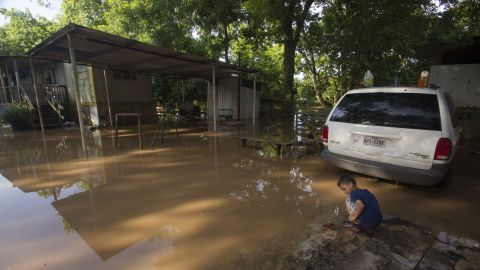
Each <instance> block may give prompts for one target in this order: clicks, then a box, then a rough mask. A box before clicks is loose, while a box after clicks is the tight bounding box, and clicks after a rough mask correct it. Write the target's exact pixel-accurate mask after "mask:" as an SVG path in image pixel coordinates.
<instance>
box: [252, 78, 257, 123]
mask: <svg viewBox="0 0 480 270" xmlns="http://www.w3.org/2000/svg"><path fill="white" fill-rule="evenodd" d="M256 111H257V74H256V73H254V74H253V111H252V124H253V129H255V117H256Z"/></svg>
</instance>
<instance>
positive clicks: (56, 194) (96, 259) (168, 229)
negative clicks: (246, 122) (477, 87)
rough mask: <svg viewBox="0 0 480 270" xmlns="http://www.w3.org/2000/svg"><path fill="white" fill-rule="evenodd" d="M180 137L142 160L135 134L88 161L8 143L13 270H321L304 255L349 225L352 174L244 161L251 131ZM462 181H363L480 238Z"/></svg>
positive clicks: (64, 140)
mask: <svg viewBox="0 0 480 270" xmlns="http://www.w3.org/2000/svg"><path fill="white" fill-rule="evenodd" d="M4 133H5V132H4ZM180 133H181V134H180V136H179V137H178V138H177V137H176V136H169V137H167V138H166V140H165V142H164V143H163V144H160V143H159V142H156V143H155V144H154V146H152V147H146V148H145V149H144V150H139V149H138V138H137V137H136V135H135V133H134V132H133V131H131V132H130V131H128V130H123V131H121V132H120V148H118V149H116V148H114V147H113V141H112V138H111V133H110V132H109V131H108V130H106V131H104V132H102V134H100V132H99V131H97V132H94V133H90V134H89V135H88V151H87V152H86V153H85V152H83V151H82V147H81V143H80V141H79V138H78V130H70V131H65V130H62V129H59V130H50V131H48V132H47V134H46V137H45V140H43V139H42V135H41V133H39V132H21V133H15V134H13V133H9V132H6V133H5V134H3V137H2V141H1V145H0V150H1V152H0V173H1V177H0V220H1V223H0V243H2V244H1V245H0V269H246V268H247V266H248V269H252V268H260V269H274V268H279V267H283V266H288V267H287V268H292V267H293V266H292V264H284V263H283V262H282V261H284V260H285V259H286V258H290V259H289V260H290V263H291V262H294V264H295V265H297V266H298V267H299V269H301V268H302V267H304V266H306V265H308V263H305V261H303V262H300V261H298V260H297V259H298V258H295V259H292V257H291V256H296V255H292V254H296V253H292V251H296V250H298V248H299V246H301V245H302V243H304V242H305V241H306V239H307V240H308V239H309V236H311V235H315V234H314V233H312V224H313V225H315V224H316V225H315V226H320V227H319V228H323V227H322V226H327V227H328V226H337V225H338V222H340V221H341V220H342V218H343V217H344V214H345V212H344V209H343V208H344V205H343V200H344V197H343V196H344V195H343V194H342V193H341V192H340V191H339V190H338V188H337V187H336V180H337V178H338V176H339V175H341V174H342V173H344V172H343V171H341V170H338V169H335V168H333V167H330V166H328V165H327V164H325V163H324V162H323V161H322V160H321V159H320V157H319V156H318V153H317V154H315V153H314V154H305V155H300V154H298V151H295V152H293V153H290V154H288V153H287V155H286V156H285V157H283V158H278V157H276V156H275V150H274V149H272V148H269V147H265V148H262V149H252V148H243V147H242V146H241V143H240V142H238V141H237V140H236V139H235V138H234V135H236V134H237V131H234V132H221V133H219V134H215V135H213V134H210V133H208V132H207V131H205V130H204V129H201V128H200V129H194V130H181V131H180ZM149 136H150V137H149ZM151 138H152V134H151V133H147V134H146V135H145V141H146V142H149V140H151ZM461 155H464V156H462V158H463V159H465V160H468V162H476V164H479V163H478V161H479V159H478V157H477V156H474V155H469V154H467V153H463V154H461ZM457 171H459V172H457V173H456V176H455V181H454V182H453V183H452V185H451V186H450V187H448V188H418V187H411V186H401V187H399V188H397V187H395V185H393V184H392V183H388V182H375V181H369V180H368V179H366V178H362V177H359V178H358V179H359V185H360V186H361V187H364V188H368V189H369V190H371V191H372V192H373V193H374V194H376V195H377V197H378V199H379V201H380V203H381V207H382V210H383V211H384V212H385V213H388V214H391V215H393V216H396V217H401V219H402V220H408V221H410V222H412V224H421V225H422V226H424V227H425V228H427V229H425V230H428V231H429V232H430V234H431V235H437V234H438V233H439V232H440V231H446V232H448V233H454V234H457V235H462V236H467V237H470V238H480V235H479V232H478V224H479V222H480V214H479V211H478V209H477V206H478V205H479V202H480V197H479V196H477V194H478V193H479V192H480V185H479V183H478V180H480V179H479V175H480V174H479V173H478V169H472V168H471V166H466V167H465V163H460V165H458V169H457ZM328 224H333V225H328ZM329 228H330V227H329ZM313 231H315V230H313ZM317 231H318V230H317ZM326 231H328V230H326ZM327 234H328V232H327ZM340 234H341V233H340ZM340 234H339V235H340ZM322 237H325V235H324V234H322V235H321V236H318V235H317V237H316V239H321V238H322ZM342 243H343V242H342ZM318 247H319V246H315V245H310V248H311V250H310V251H309V252H312V250H315V249H316V248H318ZM310 262H312V261H310ZM322 264H323V266H324V267H326V266H327V264H328V262H326V261H319V262H318V264H314V265H316V266H317V268H318V269H323V268H321V267H320V266H322ZM282 265H283V266H282ZM332 265H334V264H333V263H332V264H331V265H330V266H332ZM335 265H338V263H335ZM311 266H312V265H311V264H310V267H311Z"/></svg>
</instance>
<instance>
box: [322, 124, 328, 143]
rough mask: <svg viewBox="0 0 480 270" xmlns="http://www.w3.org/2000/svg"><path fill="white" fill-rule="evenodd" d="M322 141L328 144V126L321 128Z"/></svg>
mask: <svg viewBox="0 0 480 270" xmlns="http://www.w3.org/2000/svg"><path fill="white" fill-rule="evenodd" d="M322 141H323V142H328V126H323V130H322Z"/></svg>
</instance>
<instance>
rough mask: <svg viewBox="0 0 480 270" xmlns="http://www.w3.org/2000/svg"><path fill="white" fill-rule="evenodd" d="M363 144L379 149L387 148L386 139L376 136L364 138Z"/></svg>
mask: <svg viewBox="0 0 480 270" xmlns="http://www.w3.org/2000/svg"><path fill="white" fill-rule="evenodd" d="M363 144H366V145H373V146H378V147H385V138H382V137H374V136H365V137H363Z"/></svg>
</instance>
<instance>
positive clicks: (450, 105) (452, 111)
mask: <svg viewBox="0 0 480 270" xmlns="http://www.w3.org/2000/svg"><path fill="white" fill-rule="evenodd" d="M445 100H446V101H447V107H448V111H449V113H450V119H452V125H453V127H456V126H458V120H459V117H458V112H457V108H456V107H455V104H454V103H453V100H452V97H451V96H450V94H448V93H445Z"/></svg>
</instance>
